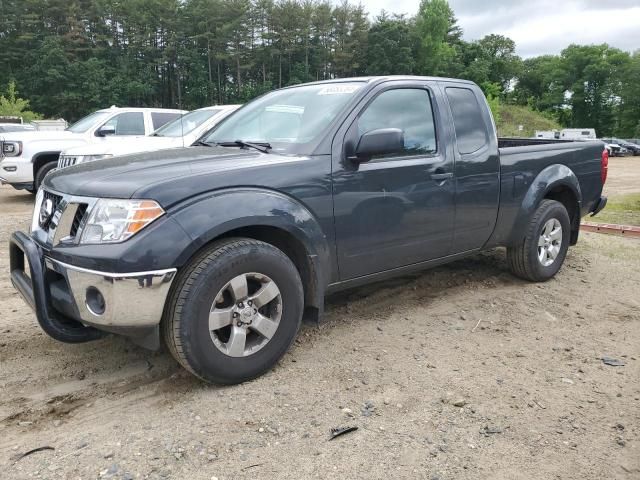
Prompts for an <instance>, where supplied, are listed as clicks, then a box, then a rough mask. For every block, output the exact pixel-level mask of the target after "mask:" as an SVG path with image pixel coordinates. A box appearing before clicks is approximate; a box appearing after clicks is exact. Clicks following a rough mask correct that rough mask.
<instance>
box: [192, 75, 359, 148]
mask: <svg viewBox="0 0 640 480" xmlns="http://www.w3.org/2000/svg"><path fill="white" fill-rule="evenodd" d="M363 85H364V84H363V83H362V82H341V83H325V84H317V85H304V86H300V87H292V88H286V89H283V90H276V91H275V92H271V93H268V94H266V95H264V96H262V97H260V98H258V99H256V100H254V101H253V102H251V103H249V104H247V106H246V107H244V108H242V109H241V110H238V111H237V112H236V113H235V114H233V115H231V116H230V117H229V118H227V119H226V120H225V121H224V122H223V123H221V124H220V126H219V127H217V128H216V129H215V130H214V131H213V132H211V134H209V135H208V136H207V137H205V138H204V139H203V140H204V142H207V143H225V142H234V141H236V140H243V141H245V142H254V143H256V142H257V143H269V144H270V145H271V147H272V148H273V150H274V151H276V152H285V153H294V152H299V151H300V147H301V146H302V145H304V144H308V143H310V142H311V141H313V140H315V139H316V138H318V137H319V136H320V135H321V134H322V133H323V132H324V130H325V129H326V128H327V127H328V126H329V124H330V123H331V121H332V120H333V119H334V118H335V117H336V116H337V115H338V113H339V112H340V111H341V110H342V109H343V108H344V106H345V105H346V104H347V102H348V101H349V100H350V99H351V98H353V96H354V95H355V94H356V92H357V91H358V90H359V89H360V88H361V87H362V86H363Z"/></svg>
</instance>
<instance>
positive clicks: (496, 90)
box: [481, 82, 502, 125]
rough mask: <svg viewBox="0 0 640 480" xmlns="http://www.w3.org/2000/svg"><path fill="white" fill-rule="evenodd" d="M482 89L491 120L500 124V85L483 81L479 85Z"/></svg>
mask: <svg viewBox="0 0 640 480" xmlns="http://www.w3.org/2000/svg"><path fill="white" fill-rule="evenodd" d="M481 88H482V91H483V92H484V94H485V96H486V97H487V103H488V104H489V108H490V109H491V114H492V115H493V120H494V121H495V123H496V125H499V124H500V120H501V118H502V116H501V115H500V92H501V88H500V85H499V84H497V83H493V82H483V83H482V85H481Z"/></svg>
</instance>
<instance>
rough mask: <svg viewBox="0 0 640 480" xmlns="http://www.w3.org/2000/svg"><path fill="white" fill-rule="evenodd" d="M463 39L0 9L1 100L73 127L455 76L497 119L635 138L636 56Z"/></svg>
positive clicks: (240, 18) (105, 12)
mask: <svg viewBox="0 0 640 480" xmlns="http://www.w3.org/2000/svg"><path fill="white" fill-rule="evenodd" d="M462 33H463V32H462V30H461V28H460V26H459V25H458V23H457V20H456V17H455V12H453V11H452V9H451V8H450V6H449V4H448V3H447V2H446V0H422V1H421V2H420V3H419V4H418V3H417V2H416V12H415V14H413V15H412V16H407V15H399V14H394V13H390V12H382V13H381V14H380V15H379V16H377V17H375V18H372V17H371V16H370V14H369V12H367V10H366V7H365V6H364V5H363V4H355V3H350V2H349V1H348V0H343V1H342V2H340V3H337V2H330V1H328V0H0V65H2V67H1V68H0V93H3V92H7V91H8V90H12V89H13V91H14V96H15V91H16V90H17V92H18V93H17V95H18V96H19V97H21V98H24V99H27V100H28V101H29V108H30V109H31V110H33V111H35V112H38V113H40V114H42V115H44V116H46V117H62V118H65V119H67V120H69V121H72V120H75V119H78V118H79V117H81V116H83V115H85V114H87V113H88V112H90V111H92V110H95V109H98V108H104V107H108V106H110V105H118V106H163V107H179V108H184V109H192V108H198V107H203V106H207V105H213V104H225V103H239V102H245V101H247V100H250V99H251V98H254V97H256V96H258V95H260V94H262V93H264V92H266V91H269V90H271V89H274V88H279V87H283V86H287V85H293V84H297V83H302V82H307V81H314V80H323V79H330V78H340V77H352V76H361V75H389V74H416V75H431V76H449V77H458V78H465V79H469V80H473V81H474V82H476V83H478V84H479V85H480V86H481V87H482V88H483V90H484V91H485V93H486V94H487V95H488V97H489V100H490V103H491V105H492V109H493V110H494V112H496V113H497V114H498V115H499V106H500V105H501V104H514V105H523V106H528V107H530V108H531V109H533V110H536V111H538V112H541V113H542V114H544V115H545V116H548V118H550V119H553V120H555V121H557V122H558V123H559V124H560V125H563V126H567V127H592V128H595V129H596V131H597V132H598V134H599V135H600V136H609V135H616V136H620V137H639V136H640V82H638V79H640V51H636V52H634V53H630V52H625V51H622V50H619V49H616V48H613V47H611V46H609V45H606V44H602V45H573V44H572V45H567V47H566V48H565V49H564V50H563V51H562V52H561V53H560V54H559V55H544V56H539V57H534V58H526V59H522V58H520V57H519V56H518V55H517V54H516V45H515V43H514V42H513V40H511V39H509V38H507V37H504V36H501V35H495V34H492V35H487V36H485V37H484V38H480V39H477V40H473V41H467V40H464V39H463V35H462ZM1 99H4V100H5V103H6V102H7V99H6V98H5V97H2V98H0V100H1Z"/></svg>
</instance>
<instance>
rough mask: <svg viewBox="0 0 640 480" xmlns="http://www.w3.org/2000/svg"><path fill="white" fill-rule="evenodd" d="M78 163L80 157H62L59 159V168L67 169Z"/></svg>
mask: <svg viewBox="0 0 640 480" xmlns="http://www.w3.org/2000/svg"><path fill="white" fill-rule="evenodd" d="M77 162H78V157H76V156H71V155H60V157H59V158H58V168H65V167H70V166H72V165H75V164H76V163H77Z"/></svg>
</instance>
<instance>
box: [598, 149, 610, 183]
mask: <svg viewBox="0 0 640 480" xmlns="http://www.w3.org/2000/svg"><path fill="white" fill-rule="evenodd" d="M608 171H609V152H608V151H607V149H606V148H605V149H604V150H602V161H601V162H600V178H601V179H602V185H604V182H606V181H607V173H608Z"/></svg>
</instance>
